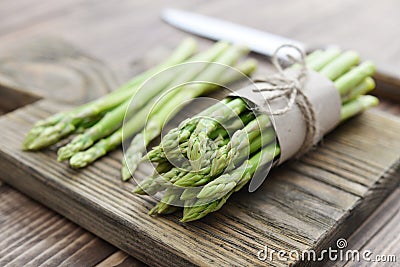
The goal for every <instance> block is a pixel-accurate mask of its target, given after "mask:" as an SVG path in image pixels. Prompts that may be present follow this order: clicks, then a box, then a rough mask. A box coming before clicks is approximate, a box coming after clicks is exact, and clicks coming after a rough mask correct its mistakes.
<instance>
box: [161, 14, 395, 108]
mask: <svg viewBox="0 0 400 267" xmlns="http://www.w3.org/2000/svg"><path fill="white" fill-rule="evenodd" d="M161 17H162V19H163V20H164V21H165V22H167V23H169V24H171V25H172V26H174V27H176V28H179V29H181V30H184V31H187V32H190V33H193V34H195V35H198V36H202V37H205V38H208V39H212V40H224V41H230V42H232V43H237V44H243V45H247V46H248V47H249V48H250V49H251V50H252V51H254V52H256V53H259V54H262V55H265V56H268V57H271V56H272V55H273V53H274V52H275V50H276V49H277V48H278V47H279V46H281V45H283V44H293V45H295V46H297V47H299V48H301V49H303V50H304V51H305V52H306V53H307V52H311V51H313V50H314V49H313V48H312V47H310V46H308V45H306V44H304V43H302V42H299V41H297V40H293V39H290V38H286V37H282V36H279V35H276V34H272V33H268V32H264V31H261V30H257V29H253V28H250V27H246V26H243V25H239V24H236V23H232V22H228V21H224V20H221V19H217V18H211V17H208V16H205V15H201V14H196V13H192V12H187V11H182V10H178V9H172V8H167V9H164V10H163V11H162V14H161ZM327 47H328V46H327ZM285 52H286V51H285ZM287 52H288V53H290V52H289V51H287ZM291 55H292V56H294V55H293V54H291ZM284 59H285V58H284ZM374 78H375V80H376V81H377V89H375V90H374V93H375V94H376V95H379V96H383V97H388V98H390V99H391V100H394V101H397V102H400V90H399V88H400V76H399V75H397V74H396V73H395V72H393V71H392V70H390V69H387V68H386V69H384V68H382V67H380V66H378V67H377V71H376V75H375V76H374Z"/></svg>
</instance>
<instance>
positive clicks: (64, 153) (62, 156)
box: [57, 145, 79, 161]
mask: <svg viewBox="0 0 400 267" xmlns="http://www.w3.org/2000/svg"><path fill="white" fill-rule="evenodd" d="M77 151H79V150H75V149H70V147H69V145H66V146H63V147H61V148H60V149H58V151H57V160H58V161H64V160H68V159H70V158H71V157H72V156H73V155H74V154H75V153H76V152H77Z"/></svg>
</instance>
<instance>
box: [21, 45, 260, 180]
mask: <svg viewBox="0 0 400 267" xmlns="http://www.w3.org/2000/svg"><path fill="white" fill-rule="evenodd" d="M195 51H196V43H195V41H194V40H193V39H187V40H185V41H183V42H182V44H181V45H180V46H179V47H178V48H177V49H176V51H175V52H173V54H172V55H171V56H170V57H169V58H168V59H167V60H166V61H165V62H163V63H161V64H160V65H158V66H156V67H155V68H153V69H151V70H149V71H147V72H144V73H142V74H140V75H138V76H137V77H135V78H134V79H132V80H131V81H130V82H128V83H127V84H125V85H123V86H122V87H120V88H119V89H117V90H116V91H113V92H112V93H110V94H108V95H106V96H103V97H101V98H99V99H97V100H94V101H92V102H90V103H87V104H85V105H82V106H80V107H77V108H75V109H73V110H71V111H68V112H61V113H58V114H55V115H53V116H50V117H49V118H47V119H44V120H42V121H39V122H37V123H36V124H35V125H34V126H33V128H32V129H31V130H30V132H29V133H28V134H27V136H26V138H25V140H24V143H23V149H24V150H39V149H43V148H45V147H48V146H51V145H53V144H56V143H57V142H59V141H60V140H62V139H64V138H67V137H68V136H70V135H72V134H75V136H74V137H73V138H72V140H71V141H70V142H69V143H68V144H66V145H64V146H62V147H61V148H59V150H58V160H60V161H63V160H69V164H70V165H71V166H72V167H74V168H82V167H85V166H86V165H88V164H90V163H92V162H94V161H95V160H96V159H98V158H100V157H102V156H103V155H105V154H107V153H108V152H109V151H111V150H113V149H114V148H116V147H117V146H119V145H120V144H121V143H122V142H123V141H124V139H127V138H130V137H132V136H133V135H134V134H136V133H138V132H140V131H142V132H141V133H140V134H138V135H137V137H136V138H135V139H134V141H133V143H132V147H133V151H134V152H135V155H138V156H139V158H141V157H142V154H141V153H143V152H144V147H145V146H146V144H147V143H148V142H150V141H151V140H152V139H153V138H155V137H156V136H158V135H159V133H160V131H161V129H162V126H163V125H164V124H165V123H166V121H167V120H168V119H169V118H171V117H172V116H173V115H174V114H175V113H176V112H178V111H179V109H180V108H182V107H183V105H179V104H180V103H183V102H188V101H189V100H191V99H193V98H195V97H197V96H199V95H202V94H206V93H208V92H210V91H213V90H216V89H218V88H220V86H218V85H222V86H224V85H226V84H228V83H231V82H234V81H236V80H238V79H241V78H243V77H245V76H244V75H243V74H242V73H244V74H246V75H250V74H251V73H252V72H253V71H254V70H255V68H256V62H255V61H254V60H247V61H244V62H242V63H240V64H237V61H238V60H239V58H240V57H242V56H243V55H245V54H247V53H248V49H247V48H244V47H240V46H232V45H229V44H227V43H224V42H219V43H216V44H215V45H214V46H213V47H211V48H210V49H208V50H207V51H204V52H202V53H198V54H194V53H195ZM195 62H197V63H195ZM207 62H214V64H212V63H207ZM183 63H184V64H183ZM177 64H180V65H177ZM221 66H232V67H235V68H236V69H238V70H239V71H241V72H242V73H240V72H235V71H232V70H231V69H229V68H228V67H225V68H222V67H221ZM192 81H207V83H192V84H187V83H188V82H192ZM171 87H174V88H173V90H172V89H171ZM133 95H134V96H135V97H134V98H133V99H134V101H131V100H132V96H133ZM176 106H178V108H175V109H174V107H176ZM171 110H173V111H172V113H171V112H170V111H171ZM146 119H147V122H146ZM137 146H139V148H138V149H136V147H137ZM129 151H132V149H130V150H129ZM135 155H134V156H133V157H135ZM136 157H137V156H136ZM123 173H124V177H125V178H129V177H130V175H128V174H129V172H128V171H127V169H126V167H124V168H123Z"/></svg>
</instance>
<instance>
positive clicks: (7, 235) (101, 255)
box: [0, 185, 144, 266]
mask: <svg viewBox="0 0 400 267" xmlns="http://www.w3.org/2000/svg"><path fill="white" fill-rule="evenodd" d="M0 227H1V229H2V231H1V233H0V266H94V265H97V264H98V266H116V265H119V266H122V263H124V262H125V264H128V263H129V266H144V265H143V264H141V263H140V262H138V261H137V260H134V259H133V258H130V257H129V256H128V255H127V254H125V253H123V252H121V251H117V249H116V248H115V247H113V246H112V245H110V244H108V243H106V242H105V241H103V240H101V239H99V238H98V237H95V236H94V235H93V234H90V233H89V232H87V231H86V230H84V229H82V228H81V227H79V226H78V225H76V224H74V223H72V222H70V221H69V220H67V219H65V218H64V217H62V216H61V215H58V214H56V213H55V212H53V211H51V210H49V209H47V208H45V207H43V206H42V205H40V204H38V203H36V202H34V201H32V200H31V199H29V198H28V197H26V196H24V195H22V194H21V193H19V192H17V191H15V190H13V189H12V188H10V187H9V186H7V185H0ZM125 266H128V265H125Z"/></svg>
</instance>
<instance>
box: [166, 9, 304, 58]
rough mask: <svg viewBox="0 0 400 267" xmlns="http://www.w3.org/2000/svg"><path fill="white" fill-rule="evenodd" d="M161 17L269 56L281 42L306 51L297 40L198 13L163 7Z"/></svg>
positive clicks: (185, 28)
mask: <svg viewBox="0 0 400 267" xmlns="http://www.w3.org/2000/svg"><path fill="white" fill-rule="evenodd" d="M162 18H163V20H164V21H166V22H167V23H169V24H171V25H173V26H175V27H177V28H179V29H182V30H185V31H187V32H190V33H194V34H196V35H199V36H203V37H206V38H209V39H212V40H224V41H229V42H232V43H235V44H243V45H246V46H248V47H249V48H250V49H251V50H252V51H254V52H257V53H259V54H263V55H266V56H269V57H270V56H272V55H273V53H274V52H275V50H276V49H277V48H278V47H279V46H281V45H283V44H292V45H295V46H297V47H299V48H301V49H303V50H304V51H307V48H306V45H305V44H303V43H301V42H299V41H296V40H292V39H289V38H285V37H282V36H279V35H275V34H272V33H267V32H263V31H260V30H256V29H253V28H250V27H246V26H242V25H239V24H235V23H232V22H227V21H223V20H220V19H215V18H211V17H207V16H204V15H200V14H195V13H191V12H186V11H181V10H177V9H165V10H164V11H163V12H162Z"/></svg>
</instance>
